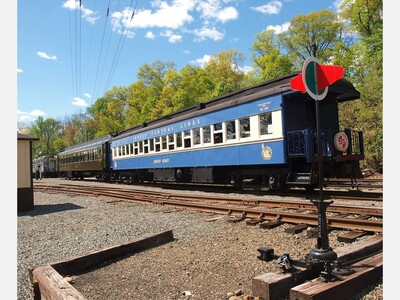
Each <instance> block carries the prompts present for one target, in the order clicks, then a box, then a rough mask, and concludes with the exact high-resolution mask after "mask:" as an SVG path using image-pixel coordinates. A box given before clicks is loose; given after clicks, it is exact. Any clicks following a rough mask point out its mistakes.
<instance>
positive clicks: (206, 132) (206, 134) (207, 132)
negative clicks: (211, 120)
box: [203, 126, 211, 144]
mask: <svg viewBox="0 0 400 300" xmlns="http://www.w3.org/2000/svg"><path fill="white" fill-rule="evenodd" d="M203 142H204V144H207V143H211V127H210V126H204V127H203Z"/></svg>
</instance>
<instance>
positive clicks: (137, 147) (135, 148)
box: [134, 142, 139, 155]
mask: <svg viewBox="0 0 400 300" xmlns="http://www.w3.org/2000/svg"><path fill="white" fill-rule="evenodd" d="M134 150H135V151H134V152H135V155H138V153H139V145H138V142H135V143H134Z"/></svg>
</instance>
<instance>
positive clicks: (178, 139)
mask: <svg viewBox="0 0 400 300" xmlns="http://www.w3.org/2000/svg"><path fill="white" fill-rule="evenodd" d="M176 147H177V148H179V147H182V132H178V133H177V134H176Z"/></svg>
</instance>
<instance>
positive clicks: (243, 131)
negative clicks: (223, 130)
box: [239, 118, 250, 138]
mask: <svg viewBox="0 0 400 300" xmlns="http://www.w3.org/2000/svg"><path fill="white" fill-rule="evenodd" d="M239 124H240V138H246V137H249V136H250V118H243V119H240V120H239Z"/></svg>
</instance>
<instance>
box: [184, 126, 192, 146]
mask: <svg viewBox="0 0 400 300" xmlns="http://www.w3.org/2000/svg"><path fill="white" fill-rule="evenodd" d="M190 138H191V134H190V130H185V131H184V132H183V143H184V146H185V148H190V147H191V146H192V143H191V141H190Z"/></svg>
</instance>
